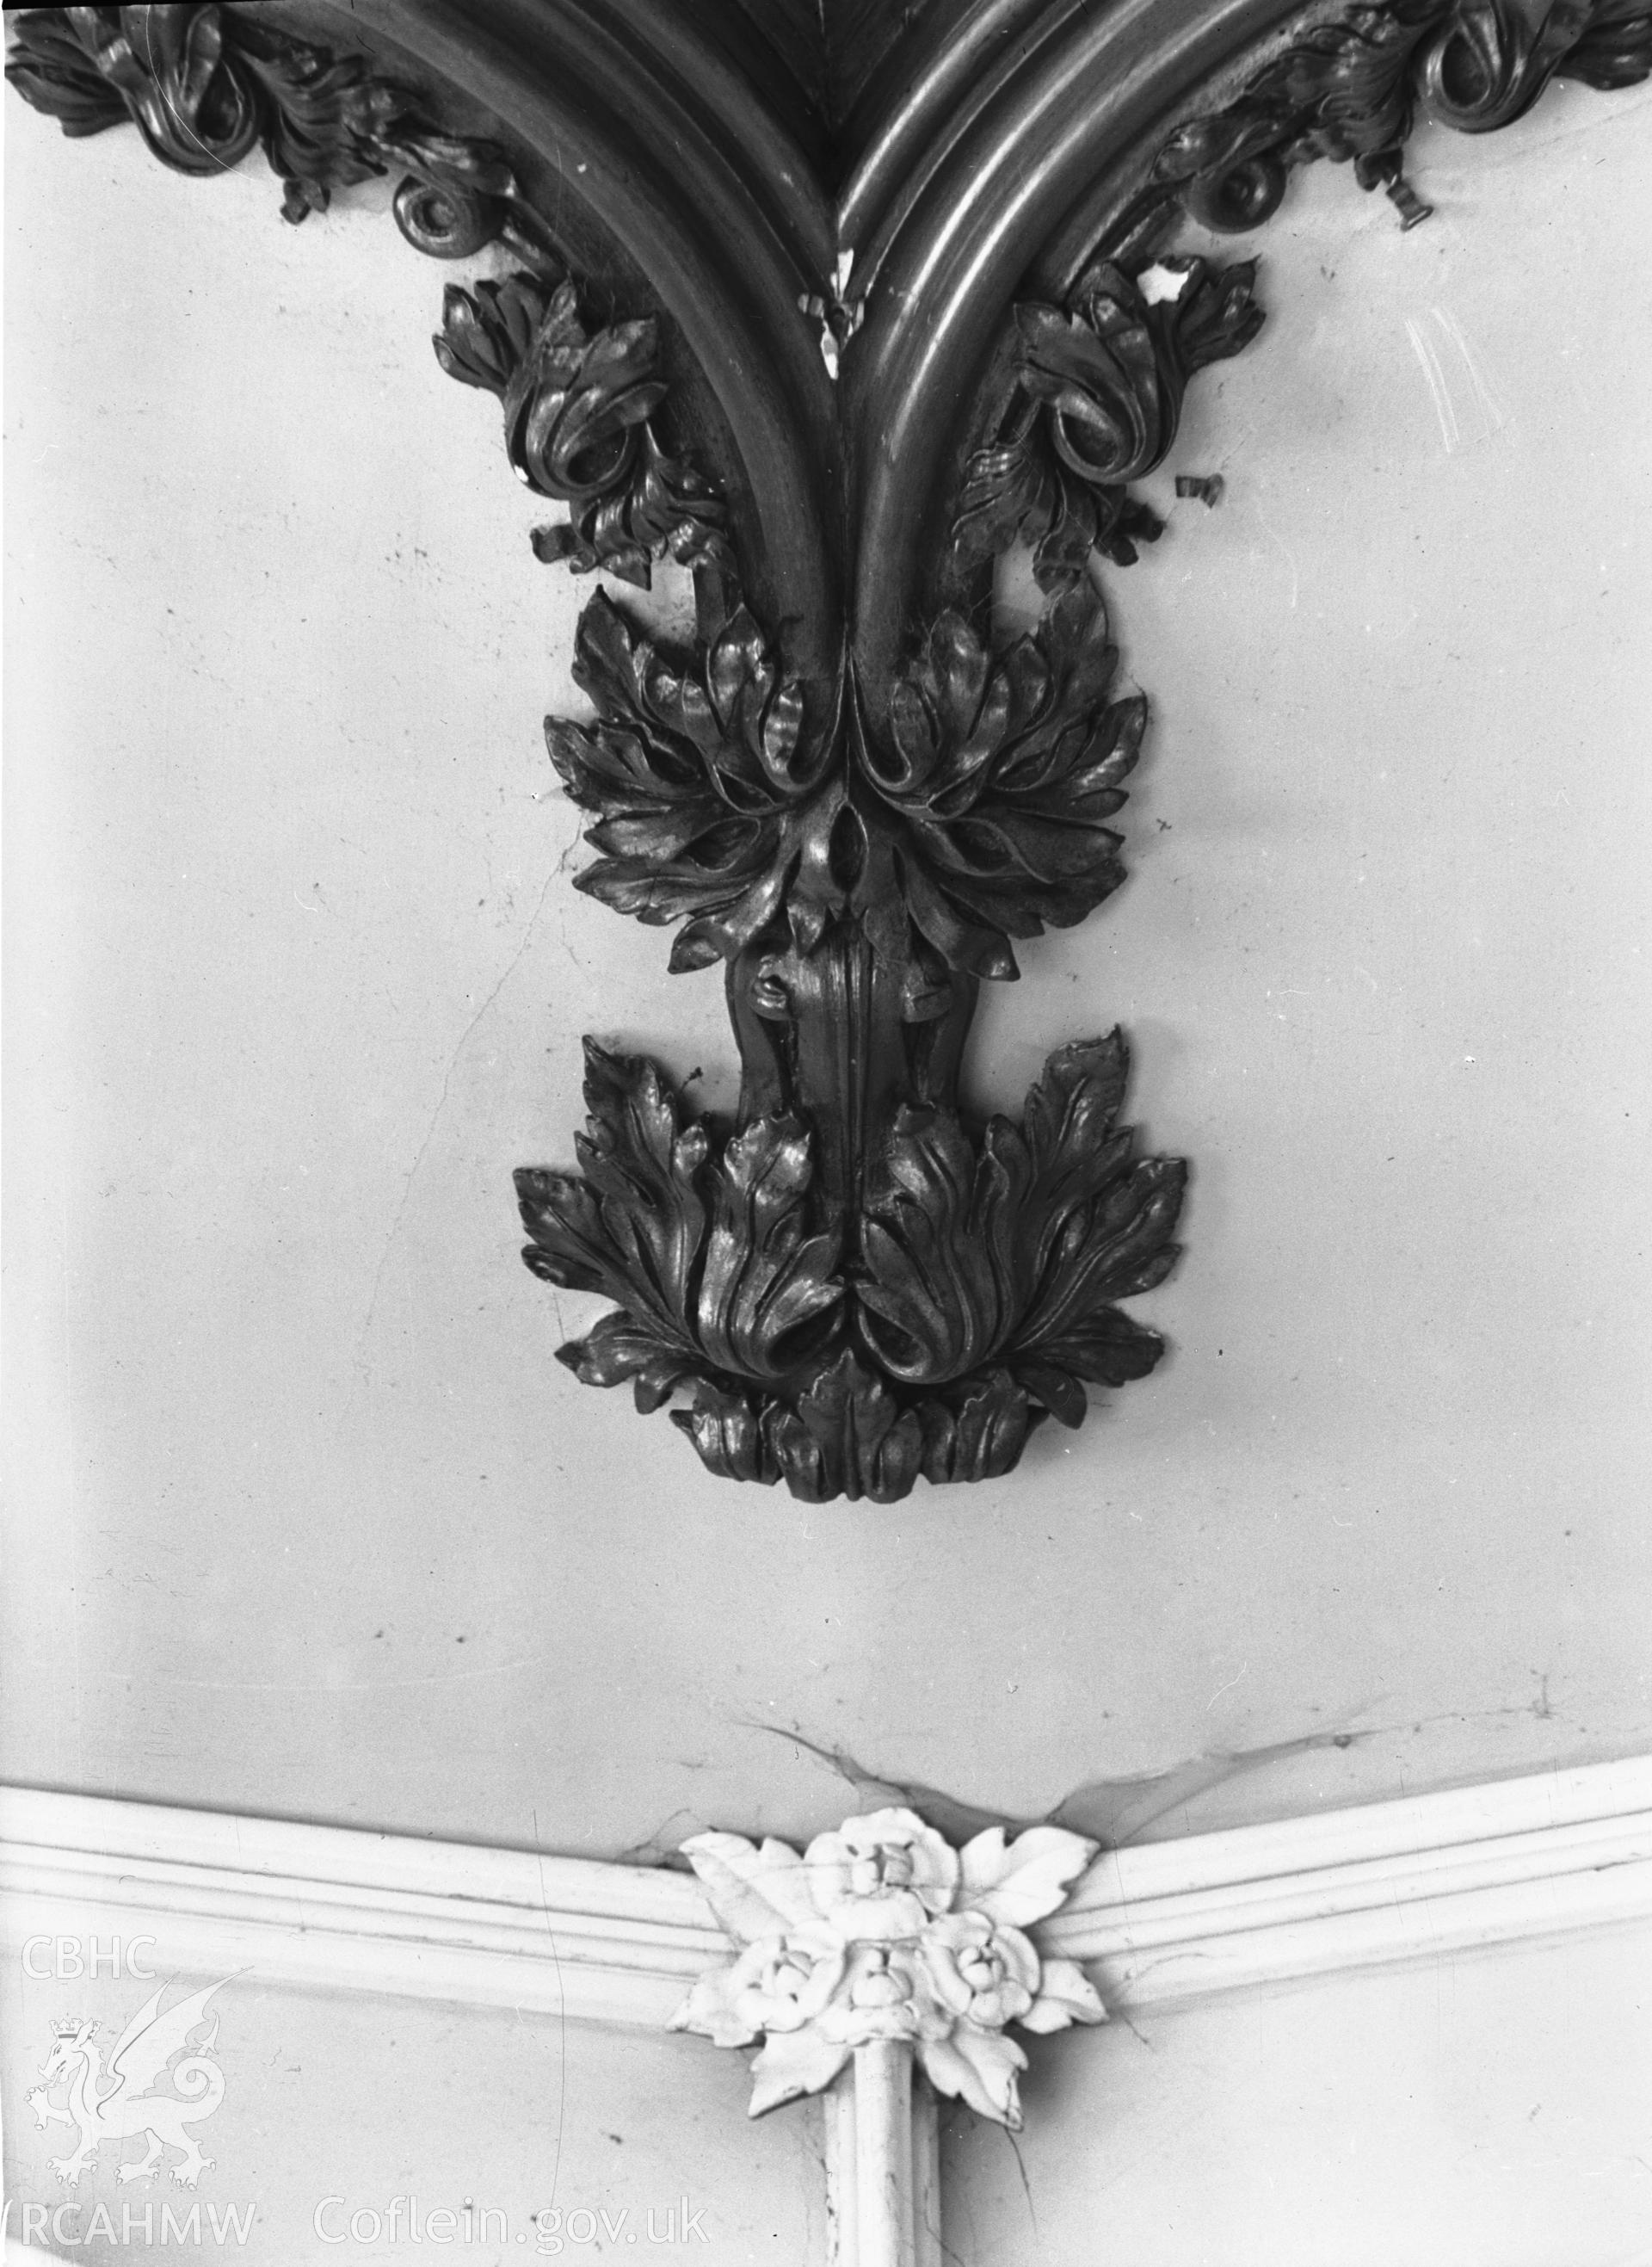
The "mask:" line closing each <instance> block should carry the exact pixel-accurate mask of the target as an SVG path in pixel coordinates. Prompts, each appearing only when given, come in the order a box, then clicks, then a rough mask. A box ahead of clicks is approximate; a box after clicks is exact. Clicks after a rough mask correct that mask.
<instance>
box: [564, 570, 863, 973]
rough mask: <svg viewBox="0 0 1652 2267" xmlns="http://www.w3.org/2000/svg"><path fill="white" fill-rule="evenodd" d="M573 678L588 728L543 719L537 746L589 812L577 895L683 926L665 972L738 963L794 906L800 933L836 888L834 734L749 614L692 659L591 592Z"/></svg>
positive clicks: (743, 612) (737, 615)
mask: <svg viewBox="0 0 1652 2267" xmlns="http://www.w3.org/2000/svg"><path fill="white" fill-rule="evenodd" d="M574 677H575V679H576V680H577V681H578V683H579V684H580V685H581V686H582V687H583V688H584V690H585V691H586V692H587V693H589V694H590V696H591V699H592V700H593V701H594V702H595V703H596V712H597V722H596V723H595V724H592V725H584V724H576V723H570V722H568V721H567V719H565V718H562V717H556V716H553V717H550V718H547V720H546V723H545V737H546V741H547V744H548V745H549V747H550V751H551V757H552V762H553V763H554V764H555V766H556V767H557V770H558V772H559V774H560V775H561V778H562V782H563V785H564V786H565V787H566V788H567V792H568V794H569V796H571V797H572V799H573V800H574V802H575V803H578V804H579V805H580V806H581V809H582V810H586V811H596V813H598V814H599V824H598V825H596V826H593V827H592V828H591V829H590V830H589V832H588V833H587V835H586V838H585V839H586V840H587V841H588V843H589V844H590V845H591V847H592V848H593V849H595V850H598V851H600V852H602V853H603V855H602V856H601V857H599V859H598V860H597V862H596V864H595V865H593V866H588V867H587V868H586V869H585V871H584V872H583V873H582V874H581V875H580V876H579V877H578V882H577V884H576V886H577V887H578V888H580V889H581V890H583V891H586V892H587V893H588V895H589V896H591V897H595V898H600V899H602V901H603V904H604V905H607V906H613V907H614V909H615V910H616V911H617V912H618V913H632V914H634V915H635V916H636V918H637V919H638V920H639V921H647V922H650V923H653V924H655V925H659V924H662V923H665V922H669V921H679V920H685V921H686V923H687V926H686V927H685V928H683V931H682V933H681V935H679V936H678V937H677V939H676V943H675V944H674V946H673V948H672V953H671V966H672V968H673V969H675V970H681V969H685V968H703V967H705V966H707V965H709V964H710V963H712V962H713V961H715V960H718V959H720V958H722V957H726V956H732V955H733V954H734V953H735V952H738V951H739V950H741V948H742V946H744V945H746V944H748V943H750V941H751V939H752V938H753V937H754V936H755V935H757V932H758V930H759V929H761V928H764V926H765V925H766V924H767V923H768V922H769V921H771V920H773V918H774V917H775V915H776V914H777V913H778V912H779V911H780V910H781V908H782V906H786V905H787V904H788V901H789V907H790V911H791V913H792V917H793V923H794V925H796V924H798V923H799V922H800V921H802V920H803V918H804V916H805V911H806V909H807V908H808V906H809V905H810V902H811V899H812V897H813V896H814V895H815V894H818V893H823V894H824V895H825V896H827V897H830V896H831V895H833V894H834V893H836V884H833V883H832V881H831V879H830V833H831V825H832V821H833V819H834V818H835V817H836V815H837V809H838V807H839V803H840V802H841V789H840V787H838V785H837V782H836V781H832V780H830V778H828V777H827V776H826V774H827V772H828V770H829V767H830V733H829V732H827V733H822V732H815V731H814V730H811V720H810V717H809V715H808V701H807V698H806V695H805V693H804V690H803V688H802V686H800V685H799V684H797V683H796V682H795V681H794V680H792V679H783V678H782V676H781V674H780V671H779V668H778V664H777V663H776V661H775V659H774V657H773V656H772V654H771V652H770V650H769V648H768V645H767V643H766V642H765V641H764V637H763V635H762V634H761V633H760V631H759V630H758V628H757V624H756V623H755V622H754V621H753V620H752V618H751V616H750V614H749V613H747V611H746V610H745V608H744V607H743V606H742V607H741V608H739V609H738V610H737V611H736V612H735V614H734V615H733V616H732V617H731V618H730V620H729V621H728V622H727V625H726V626H725V627H724V628H723V630H722V632H721V633H720V635H719V636H718V637H717V638H716V639H715V640H714V641H713V642H712V643H711V644H710V645H709V646H706V647H703V648H702V649H701V651H700V654H699V657H698V666H697V665H696V664H693V663H691V662H689V661H687V660H686V659H684V658H683V657H681V656H678V655H673V654H668V653H665V652H663V651H662V649H660V648H658V647H657V646H656V645H655V644H654V641H653V640H652V639H651V638H649V637H647V636H646V635H643V634H642V633H641V632H640V631H637V630H634V629H633V628H632V627H631V625H630V624H629V623H627V622H626V620H625V617H624V616H623V615H622V614H620V613H618V610H617V609H616V608H615V607H614V606H613V605H611V604H610V601H609V600H608V599H607V598H605V597H603V595H602V594H601V593H600V592H599V593H598V594H597V596H596V598H593V599H592V600H591V602H590V604H589V605H588V606H587V607H586V609H585V612H584V613H583V614H582V615H581V617H580V625H579V631H578V636H577V641H576V657H575V661H574ZM815 934H816V935H817V934H818V929H816V930H815ZM809 941H810V942H813V941H814V940H813V935H811V936H810V939H809Z"/></svg>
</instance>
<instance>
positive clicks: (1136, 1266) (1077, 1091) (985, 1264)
mask: <svg viewBox="0 0 1652 2267" xmlns="http://www.w3.org/2000/svg"><path fill="white" fill-rule="evenodd" d="M1126 1068H1127V1058H1126V1053H1125V1047H1124V1041H1123V1038H1122V1035H1121V1034H1120V1033H1119V1032H1117V1031H1114V1032H1113V1033H1111V1034H1110V1035H1109V1036H1108V1037H1107V1038H1104V1039H1096V1040H1090V1041H1085V1042H1079V1043H1078V1044H1076V1045H1071V1046H1067V1047H1064V1048H1062V1049H1061V1050H1060V1052H1059V1053H1056V1054H1055V1055H1053V1056H1052V1057H1051V1058H1050V1060H1049V1062H1048V1063H1047V1064H1046V1066H1045V1068H1044V1072H1043V1075H1042V1077H1041V1079H1040V1080H1039V1082H1038V1083H1037V1084H1036V1085H1035V1086H1034V1088H1033V1089H1032V1092H1031V1093H1030V1094H1029V1095H1028V1097H1027V1108H1026V1113H1025V1117H1024V1119H1023V1122H1022V1124H1021V1125H1020V1126H1012V1125H1011V1124H1010V1123H1009V1121H1008V1120H1007V1119H1003V1118H995V1119H993V1120H992V1121H991V1123H990V1125H989V1126H988V1127H987V1128H986V1131H985V1133H984V1135H983V1137H982V1139H981V1141H980V1142H979V1144H978V1145H977V1144H976V1142H975V1141H972V1140H971V1139H970V1137H969V1134H968V1133H966V1132H965V1130H964V1128H963V1127H962V1126H961V1125H960V1123H959V1121H958V1120H957V1119H956V1118H955V1117H954V1116H952V1115H951V1114H950V1113H949V1112H947V1111H939V1110H932V1109H924V1110H917V1109H911V1108H904V1109H903V1110H902V1111H899V1112H898V1113H897V1116H896V1118H895V1125H894V1128H893V1130H892V1132H891V1133H890V1135H889V1138H888V1141H887V1142H886V1143H885V1145H884V1148H883V1149H882V1152H881V1155H880V1156H879V1158H878V1159H877V1161H876V1163H875V1166H874V1172H873V1175H872V1177H871V1178H870V1179H869V1183H868V1188H867V1197H866V1215H867V1216H866V1226H865V1229H864V1231H863V1239H862V1249H863V1264H864V1272H863V1273H862V1274H861V1275H859V1277H857V1279H856V1281H855V1285H854V1292H855V1316H856V1328H857V1331H858V1332H859V1336H860V1337H861V1339H862V1340H863V1341H864V1343H865V1345H866V1348H867V1351H868V1352H869V1354H871V1355H872V1357H873V1359H874V1361H876V1362H877V1364H878V1366H879V1367H880V1368H881V1369H882V1370H884V1371H885V1372H886V1373H888V1375H889V1376H892V1377H894V1378H896V1379H899V1380H900V1381H902V1382H903V1383H905V1384H908V1385H909V1386H914V1387H921V1388H935V1387H940V1388H947V1386H948V1385H949V1384H950V1383H951V1382H952V1381H954V1380H961V1381H963V1382H964V1383H966V1384H967V1385H971V1386H975V1385H976V1383H977V1381H981V1382H983V1383H985V1382H989V1381H991V1380H993V1379H995V1378H1007V1379H1008V1380H1010V1381H1012V1383H1013V1384H1014V1386H1015V1388H1016V1389H1018V1390H1019V1391H1020V1394H1021V1395H1023V1396H1024V1397H1025V1398H1027V1400H1028V1401H1029V1402H1030V1403H1032V1404H1033V1405H1035V1407H1037V1408H1039V1409H1042V1410H1044V1411H1048V1412H1049V1413H1050V1414H1051V1415H1053V1416H1055V1417H1056V1419H1058V1420H1059V1421H1060V1422H1062V1423H1063V1424H1065V1425H1071V1426H1077V1425H1078V1424H1080V1423H1081V1422H1082V1421H1083V1419H1084V1415H1085V1403H1086V1395H1085V1383H1086V1382H1087V1383H1091V1384H1102V1385H1113V1386H1116V1385H1122V1384H1124V1383H1127V1382H1128V1381H1129V1380H1130V1379H1131V1378H1136V1377H1144V1376H1146V1375H1147V1373H1148V1372H1149V1371H1150V1370H1151V1368H1153V1367H1154V1365H1155V1364H1156V1363H1157V1362H1158V1361H1159V1357H1160V1356H1161V1354H1163V1352H1164V1341H1163V1340H1162V1339H1160V1338H1159V1335H1158V1333H1157V1332H1154V1331H1151V1330H1149V1329H1147V1328H1146V1327H1145V1326H1144V1324H1140V1323H1137V1322H1136V1321H1134V1320H1133V1319H1132V1318H1131V1317H1129V1315H1127V1314H1125V1313H1124V1312H1123V1310H1122V1308H1121V1307H1120V1306H1119V1305H1118V1303H1117V1302H1118V1301H1120V1300H1122V1299H1127V1298H1130V1297H1133V1296H1135V1295H1137V1294H1138V1293H1140V1292H1143V1291H1147V1290H1151V1289H1152V1288H1153V1287H1154V1286H1155V1285H1156V1284H1158V1283H1160V1282H1162V1281H1163V1280H1164V1278H1165V1277H1166V1274H1168V1273H1169V1272H1170V1269H1171V1267H1172V1266H1173V1265H1174V1263H1175V1259H1176V1256H1177V1246H1176V1245H1175V1244H1174V1243H1173V1241H1172V1237H1173V1231H1174V1229H1175V1225H1176V1221H1177V1217H1178V1215H1179V1214H1180V1211H1181V1201H1182V1192H1183V1187H1184V1185H1185V1180H1186V1167H1185V1166H1184V1165H1183V1164H1182V1163H1181V1160H1180V1159H1178V1158H1172V1157H1137V1156H1135V1155H1134V1136H1133V1135H1132V1134H1131V1133H1130V1132H1129V1130H1128V1129H1125V1128H1118V1127H1116V1126H1115V1118H1116V1116H1117V1112H1118V1110H1119V1108H1120V1106H1121V1104H1122V1099H1123V1093H1124V1082H1125V1074H1126ZM977 1390H978V1389H977ZM998 1393H999V1400H1000V1407H1001V1408H1002V1407H1003V1405H1004V1404H1005V1392H1004V1389H1003V1388H1002V1386H1000V1387H999V1388H998Z"/></svg>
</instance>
